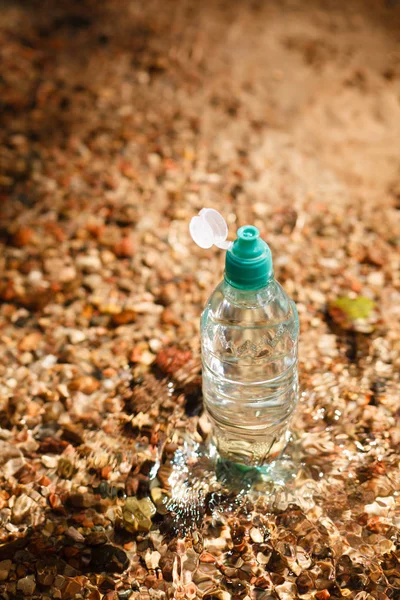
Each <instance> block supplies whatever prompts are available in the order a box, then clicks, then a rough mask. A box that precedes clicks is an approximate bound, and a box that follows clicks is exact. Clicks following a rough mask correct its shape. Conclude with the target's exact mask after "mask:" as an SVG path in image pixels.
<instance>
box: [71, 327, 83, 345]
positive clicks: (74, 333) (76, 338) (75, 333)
mask: <svg viewBox="0 0 400 600" xmlns="http://www.w3.org/2000/svg"><path fill="white" fill-rule="evenodd" d="M68 338H69V341H70V342H71V344H80V343H81V342H84V341H85V340H86V334H85V333H84V332H83V331H81V330H79V329H69V330H68Z"/></svg>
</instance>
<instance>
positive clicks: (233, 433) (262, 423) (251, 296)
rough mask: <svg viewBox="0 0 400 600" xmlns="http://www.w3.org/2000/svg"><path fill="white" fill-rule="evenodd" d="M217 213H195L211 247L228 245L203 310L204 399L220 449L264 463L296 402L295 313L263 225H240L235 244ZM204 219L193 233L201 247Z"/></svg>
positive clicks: (285, 434)
mask: <svg viewBox="0 0 400 600" xmlns="http://www.w3.org/2000/svg"><path fill="white" fill-rule="evenodd" d="M217 215H218V213H216V211H214V210H213V209H203V211H202V212H201V213H200V217H195V219H199V218H200V219H202V220H203V226H204V227H208V229H207V233H208V241H207V244H208V246H206V247H210V246H211V245H212V243H216V245H218V246H219V247H225V248H227V249H228V252H227V258H226V269H225V277H224V280H223V281H222V282H221V283H220V284H219V285H218V286H217V288H216V289H215V291H214V292H213V294H212V295H211V297H210V299H209V301H208V302H207V305H206V307H205V309H204V311H203V313H202V316H201V343H202V362H203V395H204V403H205V408H206V410H207V412H208V414H209V416H210V418H211V421H212V424H213V440H214V444H215V445H216V447H217V450H218V452H219V454H220V456H221V457H222V458H224V459H227V460H229V461H232V462H235V463H239V464H245V465H249V466H263V465H267V464H268V463H270V462H272V461H273V460H275V459H276V458H277V457H278V456H279V455H280V454H281V452H282V451H283V449H284V448H285V446H286V443H287V441H288V438H289V424H290V420H291V417H292V415H293V412H294V409H295V408H296V405H297V399H298V374H297V349H298V333H299V321H298V314H297V310H296V307H295V304H294V302H293V301H292V300H290V298H289V297H288V296H287V294H286V293H285V291H284V290H283V288H282V287H281V286H280V284H279V283H278V282H277V281H276V280H275V279H274V276H273V269H272V259H271V253H270V251H269V248H268V246H267V244H265V242H263V241H262V240H260V239H259V232H258V230H257V229H256V228H255V227H251V226H246V227H242V228H241V229H239V230H238V239H237V240H236V241H235V243H234V244H230V243H229V242H225V238H226V235H225V232H224V231H222V229H221V228H222V221H223V220H222V221H221V216H220V215H218V216H217ZM207 217H208V218H207ZM206 222H207V223H206ZM223 222H224V221H223ZM205 223H206V225H205ZM216 223H217V224H218V227H217V226H216ZM200 225H201V224H200V222H199V221H197V224H196V230H195V227H191V233H192V236H193V238H194V239H195V241H196V242H197V243H198V244H199V245H200V246H202V247H204V244H203V245H202V241H203V237H202V235H201V234H200V233H199V232H201V231H202V229H201V226H200ZM209 227H211V230H212V232H213V235H211V234H210V230H209ZM225 227H226V226H225ZM226 234H227V230H226ZM210 236H211V237H210ZM210 241H211V243H210Z"/></svg>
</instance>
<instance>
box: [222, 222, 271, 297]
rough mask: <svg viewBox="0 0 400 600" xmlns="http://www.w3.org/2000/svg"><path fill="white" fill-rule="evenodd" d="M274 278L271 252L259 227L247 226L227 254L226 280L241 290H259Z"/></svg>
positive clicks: (240, 230) (239, 233)
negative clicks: (261, 235) (261, 236)
mask: <svg viewBox="0 0 400 600" xmlns="http://www.w3.org/2000/svg"><path fill="white" fill-rule="evenodd" d="M273 276H274V271H273V266H272V256H271V250H270V249H269V246H268V244H266V243H265V242H264V241H263V240H262V239H260V232H259V230H258V229H257V227H253V226H252V225H245V226H244V227H240V229H238V231H237V239H236V240H235V241H234V243H233V245H232V247H231V248H230V249H229V250H228V252H227V253H226V260H225V280H226V281H227V282H228V283H229V284H230V285H232V286H233V287H235V288H238V289H240V290H258V289H260V288H262V287H264V286H266V285H267V283H268V281H269V280H270V279H272V277H273Z"/></svg>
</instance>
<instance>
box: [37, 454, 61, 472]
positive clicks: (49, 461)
mask: <svg viewBox="0 0 400 600" xmlns="http://www.w3.org/2000/svg"><path fill="white" fill-rule="evenodd" d="M40 460H41V461H42V463H43V464H44V466H45V467H47V468H48V469H55V468H56V467H57V465H58V458H57V457H56V456H48V455H46V454H43V456H42V457H41V458H40Z"/></svg>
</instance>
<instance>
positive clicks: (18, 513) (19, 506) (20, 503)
mask: <svg viewBox="0 0 400 600" xmlns="http://www.w3.org/2000/svg"><path fill="white" fill-rule="evenodd" d="M34 504H35V503H34V501H33V500H32V498H30V497H29V496H27V495H26V494H21V496H18V498H17V499H16V500H15V502H14V506H13V507H12V519H13V522H14V523H20V522H21V521H22V520H23V519H24V517H26V515H27V514H28V513H29V511H31V510H32V507H33V505H34Z"/></svg>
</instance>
